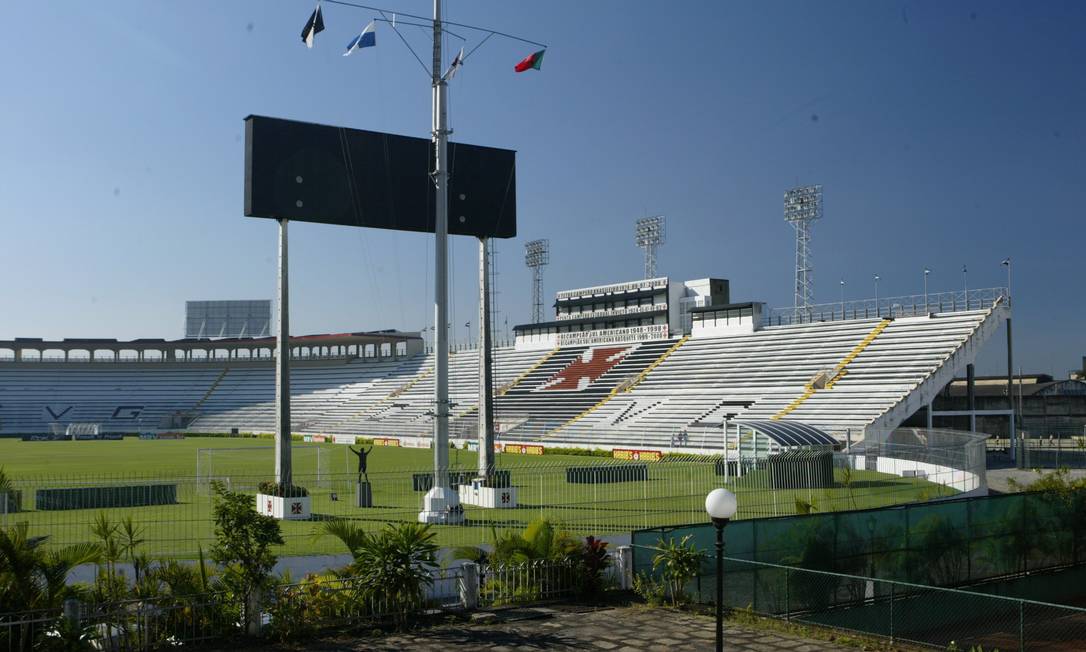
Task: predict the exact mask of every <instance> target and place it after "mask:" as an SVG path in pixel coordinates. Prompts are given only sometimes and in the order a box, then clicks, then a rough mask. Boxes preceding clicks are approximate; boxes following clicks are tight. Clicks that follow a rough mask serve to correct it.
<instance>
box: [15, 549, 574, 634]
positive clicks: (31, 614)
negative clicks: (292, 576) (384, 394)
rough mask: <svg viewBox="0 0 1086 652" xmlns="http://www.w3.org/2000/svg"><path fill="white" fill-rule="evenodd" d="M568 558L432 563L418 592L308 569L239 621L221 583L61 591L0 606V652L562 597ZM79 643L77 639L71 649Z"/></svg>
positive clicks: (289, 629)
mask: <svg viewBox="0 0 1086 652" xmlns="http://www.w3.org/2000/svg"><path fill="white" fill-rule="evenodd" d="M578 569H579V566H578V565H577V564H576V563H575V562H574V561H566V560H538V561H531V562H525V563H522V564H507V565H496V566H487V565H482V566H477V565H475V564H465V565H464V566H460V567H457V568H451V569H447V568H435V569H431V570H429V571H428V579H427V580H425V581H424V582H423V583H422V585H421V586H420V587H419V588H420V592H419V593H418V594H411V593H405V594H396V593H395V592H394V591H395V589H394V587H381V588H380V589H378V590H377V591H376V592H374V591H373V590H370V589H372V587H367V586H366V585H365V584H364V583H363V582H362V581H361V579H362V578H359V577H357V576H355V577H333V576H310V577H307V578H306V579H305V580H303V581H301V582H288V583H283V584H279V585H276V586H274V587H272V588H271V589H269V590H267V591H266V592H263V593H262V594H261V595H260V596H258V597H257V598H256V599H254V600H253V602H252V603H251V611H250V614H251V616H250V624H249V625H246V624H244V623H243V622H242V620H243V619H244V616H243V613H244V611H245V610H244V609H243V608H242V604H241V601H240V598H239V597H238V596H237V595H236V594H232V593H230V592H210V593H201V594H194V595H181V596H177V595H150V596H148V597H144V598H140V599H125V600H117V601H110V602H104V603H97V604H95V603H85V604H81V603H79V602H77V601H75V600H69V601H67V602H66V603H65V605H64V608H63V609H61V608H56V609H43V610H34V611H20V612H14V613H5V614H0V651H4V652H13V651H16V650H18V651H20V652H21V651H23V650H32V649H35V650H36V649H39V648H40V647H42V646H43V645H46V646H47V645H48V644H49V643H55V644H56V647H57V649H61V648H63V649H69V647H75V646H72V645H70V644H69V646H67V647H65V646H64V645H62V639H63V641H64V642H70V641H72V640H74V639H80V640H82V641H84V647H86V646H87V645H93V646H95V647H97V648H98V649H108V650H116V651H118V652H123V651H129V650H133V651H134V650H150V649H161V648H170V647H178V646H186V645H193V644H200V643H207V642H211V641H217V640H223V639H228V638H232V637H238V636H241V635H244V634H246V633H248V634H250V635H266V636H271V637H274V638H277V639H298V638H305V637H307V636H310V635H314V634H317V633H318V632H320V631H321V630H327V629H333V628H340V627H357V626H359V625H364V624H368V623H373V624H377V623H381V622H388V621H390V620H391V621H395V622H405V621H407V620H410V619H413V618H418V617H420V616H423V615H425V614H427V613H430V612H432V611H434V610H441V611H445V610H463V609H468V610H470V609H474V608H477V607H479V606H494V605H504V604H514V603H516V604H520V603H528V602H536V601H541V600H552V599H556V598H561V597H566V596H569V595H571V594H573V593H575V592H576V590H577V588H578V586H579V580H580V577H579V574H578ZM79 649H82V648H79Z"/></svg>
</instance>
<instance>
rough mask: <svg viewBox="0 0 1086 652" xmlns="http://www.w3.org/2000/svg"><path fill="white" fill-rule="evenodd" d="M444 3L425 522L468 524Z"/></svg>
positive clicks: (435, 72)
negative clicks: (454, 355)
mask: <svg viewBox="0 0 1086 652" xmlns="http://www.w3.org/2000/svg"><path fill="white" fill-rule="evenodd" d="M441 38H442V23H441V0H434V58H433V68H432V70H431V85H432V88H433V111H434V116H433V141H434V190H435V192H434V195H435V201H434V206H435V209H436V215H435V220H434V221H435V224H434V438H433V440H434V486H433V487H432V488H431V489H430V491H429V492H427V494H426V498H425V500H424V506H423V511H422V512H421V513H420V514H419V521H420V522H423V523H459V522H461V521H463V520H464V513H463V509H462V508H461V507H460V499H459V497H458V496H457V495H456V494H455V493H454V492H453V491H452V489H451V488H450V487H449V322H448V302H449V287H448V240H449V207H448V182H449V170H448V165H447V162H446V161H447V158H446V157H447V154H448V143H449V132H448V114H447V111H446V105H445V94H446V91H447V90H448V85H447V84H446V82H445V79H444V78H443V76H442V71H441Z"/></svg>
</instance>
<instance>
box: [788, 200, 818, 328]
mask: <svg viewBox="0 0 1086 652" xmlns="http://www.w3.org/2000/svg"><path fill="white" fill-rule="evenodd" d="M819 219H822V186H801V187H799V188H792V189H791V190H789V191H788V192H786V193H784V221H785V222H788V223H790V224H791V225H792V226H793V227H795V229H796V296H795V315H796V316H797V317H798V316H799V315H800V314H804V313H807V312H809V311H810V309H811V306H812V305H813V304H814V263H813V262H812V260H811V224H813V223H814V221H815V220H819Z"/></svg>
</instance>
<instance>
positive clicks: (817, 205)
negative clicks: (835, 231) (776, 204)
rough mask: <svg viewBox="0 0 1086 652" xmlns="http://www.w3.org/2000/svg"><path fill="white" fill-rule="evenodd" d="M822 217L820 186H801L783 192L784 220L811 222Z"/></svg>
mask: <svg viewBox="0 0 1086 652" xmlns="http://www.w3.org/2000/svg"><path fill="white" fill-rule="evenodd" d="M821 217H822V186H820V185H818V186H802V187H799V188H793V189H791V190H789V191H788V192H786V193H784V219H785V221H786V222H811V221H814V220H817V219H820V218H821Z"/></svg>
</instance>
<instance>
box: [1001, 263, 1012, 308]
mask: <svg viewBox="0 0 1086 652" xmlns="http://www.w3.org/2000/svg"><path fill="white" fill-rule="evenodd" d="M1000 265H1002V266H1004V267H1006V268H1007V303H1008V304H1010V301H1011V259H1010V256H1008V257H1006V258H1004V259H1003V262H1002V263H1000Z"/></svg>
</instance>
